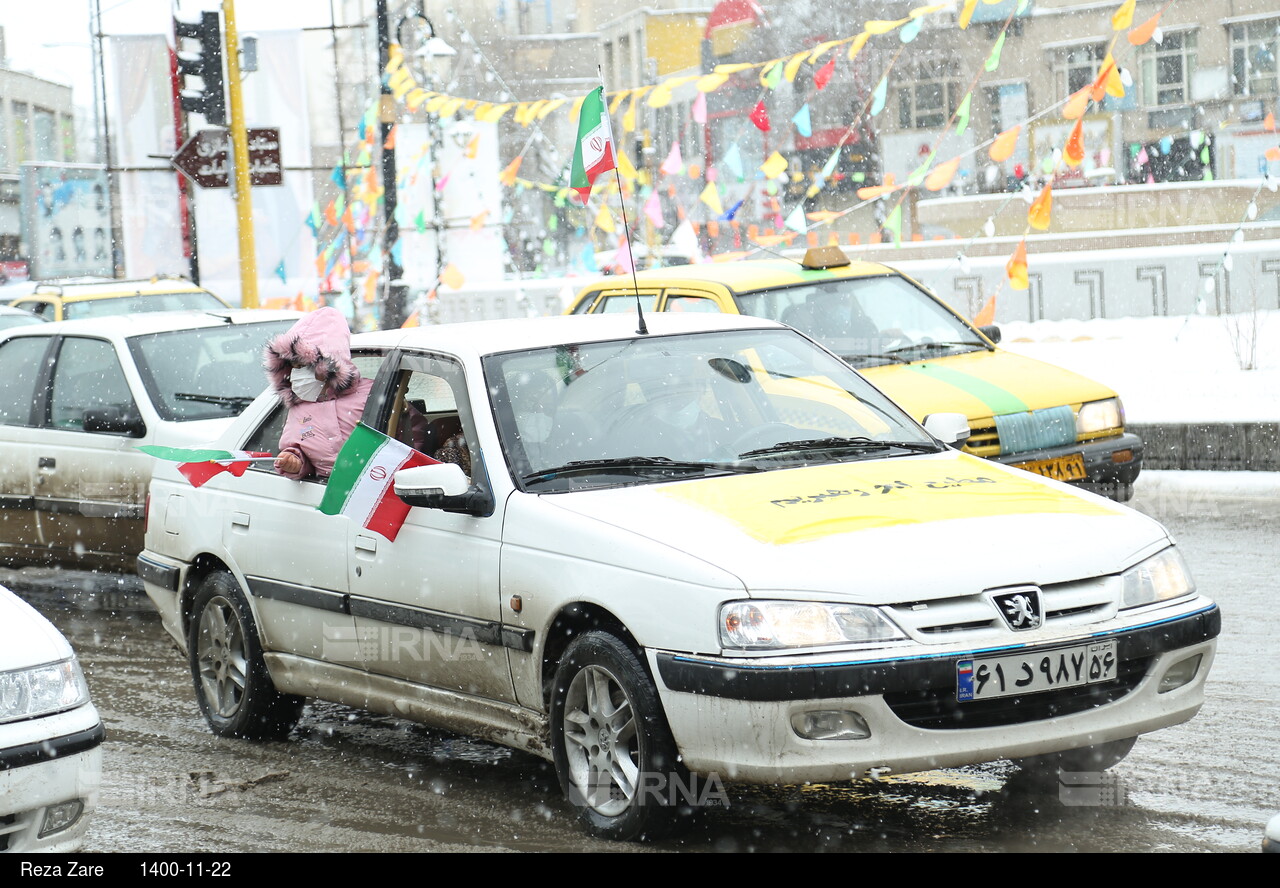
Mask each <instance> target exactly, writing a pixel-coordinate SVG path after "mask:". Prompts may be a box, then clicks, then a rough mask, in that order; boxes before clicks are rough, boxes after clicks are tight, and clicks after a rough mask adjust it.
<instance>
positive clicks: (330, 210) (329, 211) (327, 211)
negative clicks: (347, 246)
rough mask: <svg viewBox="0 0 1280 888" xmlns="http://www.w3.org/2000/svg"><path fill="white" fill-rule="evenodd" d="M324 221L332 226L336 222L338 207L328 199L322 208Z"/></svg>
mask: <svg viewBox="0 0 1280 888" xmlns="http://www.w3.org/2000/svg"><path fill="white" fill-rule="evenodd" d="M324 221H325V222H327V223H329V224H330V225H333V226H337V224H338V208H337V207H336V206H334V203H333V201H329V204H328V206H326V207H325V208H324Z"/></svg>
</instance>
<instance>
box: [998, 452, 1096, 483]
mask: <svg viewBox="0 0 1280 888" xmlns="http://www.w3.org/2000/svg"><path fill="white" fill-rule="evenodd" d="M1014 468H1018V469H1024V470H1026V471H1028V472H1035V473H1036V474H1037V475H1044V476H1045V477H1046V478H1053V479H1055V480H1057V481H1081V480H1083V479H1084V478H1085V477H1086V475H1087V473H1086V472H1085V470H1084V455H1083V454H1080V453H1072V454H1070V455H1068V456H1056V457H1054V458H1053V459H1036V460H1032V461H1031V462H1024V463H1015V465H1014Z"/></svg>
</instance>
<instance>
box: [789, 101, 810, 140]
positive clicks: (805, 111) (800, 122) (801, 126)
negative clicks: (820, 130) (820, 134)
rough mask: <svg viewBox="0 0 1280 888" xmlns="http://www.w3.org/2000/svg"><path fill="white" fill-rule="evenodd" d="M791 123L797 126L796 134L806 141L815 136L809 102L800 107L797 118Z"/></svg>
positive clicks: (792, 119)
mask: <svg viewBox="0 0 1280 888" xmlns="http://www.w3.org/2000/svg"><path fill="white" fill-rule="evenodd" d="M791 122H792V123H794V124H795V125H796V132H798V133H799V134H800V135H802V136H804V137H805V138H806V139H807V138H809V137H810V136H812V135H813V124H812V122H811V120H810V117H809V104H808V103H807V102H806V103H805V104H804V105H801V106H800V110H799V111H797V112H796V114H795V117H792V118H791Z"/></svg>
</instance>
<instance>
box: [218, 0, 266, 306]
mask: <svg viewBox="0 0 1280 888" xmlns="http://www.w3.org/2000/svg"><path fill="white" fill-rule="evenodd" d="M222 18H223V23H222V30H223V38H224V52H223V55H224V57H225V58H226V61H227V106H228V110H229V111H230V123H231V155H232V164H231V165H232V168H233V170H234V171H235V201H236V223H237V230H238V231H239V233H240V304H241V305H242V306H244V307H245V308H257V307H258V256H257V253H256V252H255V249H254V243H253V196H252V194H251V192H250V190H249V137H248V135H247V133H246V132H245V126H244V104H243V100H242V97H241V94H240V40H239V37H238V36H237V35H236V4H235V0H222Z"/></svg>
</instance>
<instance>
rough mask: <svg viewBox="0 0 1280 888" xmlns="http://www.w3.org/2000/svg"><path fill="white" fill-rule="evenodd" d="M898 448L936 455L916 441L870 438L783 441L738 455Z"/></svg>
mask: <svg viewBox="0 0 1280 888" xmlns="http://www.w3.org/2000/svg"><path fill="white" fill-rule="evenodd" d="M894 447H899V448H901V449H903V450H913V451H916V452H918V453H938V452H940V451H939V450H938V446H937V445H936V444H923V443H920V442H918V441H876V440H873V439H871V438H810V439H808V440H805V441H783V442H782V443H780V444H774V445H773V446H772V447H761V448H759V449H757V450H748V451H747V452H746V453H742V454H739V456H741V457H748V456H768V455H772V454H775V453H802V452H804V451H809V450H862V451H867V450H891V449H893V448H894Z"/></svg>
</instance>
